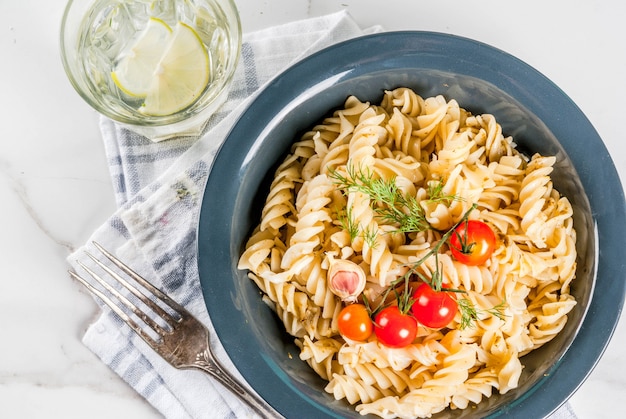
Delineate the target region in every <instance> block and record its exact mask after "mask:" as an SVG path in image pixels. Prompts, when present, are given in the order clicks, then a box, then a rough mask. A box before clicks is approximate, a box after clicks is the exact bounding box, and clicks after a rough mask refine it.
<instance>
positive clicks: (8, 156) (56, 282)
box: [0, 0, 626, 419]
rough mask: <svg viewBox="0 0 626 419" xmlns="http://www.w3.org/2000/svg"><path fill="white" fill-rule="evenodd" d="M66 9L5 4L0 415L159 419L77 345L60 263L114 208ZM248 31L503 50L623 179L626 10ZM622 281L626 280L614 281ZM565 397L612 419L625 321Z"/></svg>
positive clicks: (283, 15) (280, 16) (470, 11)
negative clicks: (382, 34)
mask: <svg viewBox="0 0 626 419" xmlns="http://www.w3.org/2000/svg"><path fill="white" fill-rule="evenodd" d="M64 4H65V0H48V1H40V0H20V1H4V0H3V1H1V2H0V16H1V17H2V18H1V21H2V24H1V25H0V55H1V57H2V59H1V60H0V62H1V64H0V121H1V126H2V134H0V194H1V196H3V198H2V203H1V204H0V211H1V213H2V216H1V217H0V226H1V227H0V255H2V256H1V260H2V265H1V266H2V275H1V279H0V284H1V286H0V417H2V418H43V417H45V418H64V419H71V418H84V417H89V418H92V419H98V418H110V417H115V416H118V417H133V418H136V419H141V418H154V417H158V416H159V415H158V413H156V412H155V411H154V410H153V409H152V408H151V407H150V406H148V405H147V404H146V403H145V402H144V401H143V400H142V399H141V398H139V397H138V396H136V395H135V393H134V392H133V391H132V389H130V388H129V387H128V386H127V385H126V384H125V383H123V382H122V381H121V380H120V379H119V378H118V377H117V376H116V375H114V374H113V373H111V372H110V371H109V370H108V369H107V367H105V366H104V365H103V364H102V363H101V362H100V361H99V360H98V359H97V358H96V357H95V356H94V355H92V354H91V352H89V351H88V350H87V349H86V348H85V347H84V346H83V345H82V344H81V341H80V339H81V336H82V333H83V331H84V330H85V328H86V326H87V325H88V324H89V322H90V321H91V319H92V318H93V317H94V316H95V315H96V306H95V304H94V302H93V301H92V300H91V298H90V297H89V296H87V295H86V293H85V292H83V290H82V289H81V288H80V286H79V285H78V284H77V283H76V282H74V281H71V280H70V279H69V277H68V275H67V273H66V264H65V257H66V256H67V254H68V253H69V252H70V251H71V250H72V249H74V248H76V247H77V246H79V245H80V244H82V243H83V242H84V241H85V240H86V239H87V238H88V237H89V235H90V234H91V232H92V231H93V230H94V229H95V228H96V227H98V226H99V225H100V224H101V223H102V222H104V221H105V220H106V218H107V217H108V215H109V214H110V213H112V212H113V211H114V209H115V203H114V200H113V195H112V189H111V185H110V181H109V175H108V171H107V166H106V161H105V158H104V153H103V148H102V143H101V139H100V132H99V129H98V118H97V115H96V114H95V112H94V111H92V110H91V109H90V108H89V107H88V106H87V105H86V104H85V103H84V102H83V101H82V100H81V99H80V98H79V96H78V95H77V94H76V93H75V92H74V91H73V90H72V88H71V86H70V84H69V83H68V81H67V80H66V78H65V74H64V72H63V68H62V65H61V62H60V59H59V46H58V32H59V26H60V21H61V15H62V12H63V8H64ZM237 4H238V6H239V8H240V12H241V17H242V23H243V27H244V30H245V31H253V30H255V29H260V28H264V27H267V26H271V25H274V24H278V23H284V22H288V21H291V20H294V19H301V18H306V17H308V16H317V15H322V14H326V13H330V12H334V11H337V10H340V9H344V8H345V9H348V10H349V11H350V12H351V13H352V15H353V16H354V18H355V19H356V20H357V22H358V23H359V24H361V25H362V26H363V27H366V26H370V25H374V24H382V25H383V26H384V27H385V28H386V29H389V30H395V29H420V30H433V31H439V32H448V33H452V34H457V35H462V36H467V37H471V38H474V39H477V40H480V41H483V42H486V43H489V44H491V45H494V46H496V47H498V48H501V49H503V50H505V51H508V52H509V53H512V54H513V55H516V56H517V57H519V58H521V59H522V60H524V61H526V62H527V63H529V64H531V65H532V66H534V67H535V68H537V69H538V70H539V71H541V72H543V73H544V74H545V75H546V76H548V77H549V78H550V79H552V80H553V81H554V82H556V84H558V85H559V86H560V87H561V88H562V89H563V90H564V91H565V92H566V93H567V94H568V95H570V97H571V98H572V99H573V100H574V101H575V102H576V103H577V104H578V105H579V106H580V107H581V109H582V110H583V111H584V112H585V113H586V115H587V116H588V117H589V119H590V120H591V121H592V123H593V124H594V125H595V127H596V129H597V130H598V132H599V133H600V135H601V136H602V137H603V139H604V141H605V142H606V145H607V147H608V149H609V151H610V152H611V154H612V156H613V158H614V161H615V164H616V166H617V168H618V170H619V172H620V175H621V177H622V179H626V143H625V138H624V129H623V123H624V122H623V120H624V113H625V111H626V107H625V106H624V98H626V83H625V82H624V76H625V75H626V50H625V49H624V44H623V40H624V39H626V25H624V18H626V3H625V2H621V1H618V0H613V1H609V0H607V1H603V2H602V1H590V0H589V1H580V0H558V1H556V0H553V1H544V0H539V1H537V0H526V1H523V2H509V1H501V0H492V1H480V0H479V1H475V2H461V1H455V0H443V1H415V0H402V1H401V0H387V1H384V2H383V1H380V0H342V1H330V0H318V1H306V0H263V1H260V0H238V1H237ZM615 279H616V281H623V280H624V278H615ZM624 317H626V316H625V315H622V321H621V322H620V324H619V326H618V328H617V330H616V333H615V335H614V337H613V340H612V342H611V344H610V345H609V347H608V349H607V351H606V353H605V355H604V357H603V358H602V360H601V361H600V363H599V364H598V366H597V367H596V369H595V370H594V372H593V373H592V374H591V376H590V377H589V379H588V380H587V381H586V382H585V383H584V384H583V385H582V387H581V388H580V389H579V390H578V392H577V393H576V394H575V395H574V396H573V397H572V399H571V403H572V405H573V407H574V409H575V410H576V412H577V413H578V415H579V417H580V418H594V419H595V418H614V417H616V415H618V412H622V411H623V408H622V402H623V400H622V399H623V397H624V395H626V374H624V373H625V372H626V352H625V351H624V350H623V348H624V347H625V346H626V320H625V319H624Z"/></svg>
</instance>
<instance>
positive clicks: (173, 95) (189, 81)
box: [139, 22, 210, 116]
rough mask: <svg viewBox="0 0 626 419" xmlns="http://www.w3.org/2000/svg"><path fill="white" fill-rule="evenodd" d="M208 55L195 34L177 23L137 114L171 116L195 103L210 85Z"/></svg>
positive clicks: (187, 27) (192, 30)
mask: <svg viewBox="0 0 626 419" xmlns="http://www.w3.org/2000/svg"><path fill="white" fill-rule="evenodd" d="M209 75H210V74H209V55H208V53H207V51H206V49H205V48H204V44H203V43H202V40H201V39H200V37H199V36H198V34H197V33H196V31H195V30H194V29H193V28H192V27H191V26H189V25H187V24H185V23H182V22H178V23H177V24H176V26H175V27H174V30H173V33H172V36H171V38H170V40H169V42H168V44H167V45H166V47H165V51H164V52H163V55H162V56H161V59H160V60H159V62H158V64H157V65H156V68H155V69H154V72H153V73H152V77H151V79H150V85H149V87H148V89H147V93H146V98H145V100H144V104H143V105H142V106H141V108H139V112H141V113H144V114H146V115H154V116H164V115H171V114H173V113H175V112H178V111H180V110H182V109H185V108H186V107H188V106H190V105H191V104H192V103H193V102H195V101H196V100H197V99H198V97H199V96H200V94H201V93H202V92H203V91H204V89H205V88H206V86H207V84H208V83H209Z"/></svg>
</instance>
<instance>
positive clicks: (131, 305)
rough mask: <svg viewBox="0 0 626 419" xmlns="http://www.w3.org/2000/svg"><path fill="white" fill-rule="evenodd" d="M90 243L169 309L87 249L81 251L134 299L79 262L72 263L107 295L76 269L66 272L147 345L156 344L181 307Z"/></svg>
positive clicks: (94, 243)
mask: <svg viewBox="0 0 626 419" xmlns="http://www.w3.org/2000/svg"><path fill="white" fill-rule="evenodd" d="M93 245H94V246H95V247H96V248H97V249H98V250H99V251H100V252H101V253H102V254H103V255H104V256H106V258H107V259H108V260H110V261H111V262H112V263H113V264H114V265H115V266H117V267H118V268H119V269H120V270H121V271H122V272H123V273H125V274H126V275H128V277H129V278H131V279H132V280H133V281H134V282H136V283H137V284H139V285H140V286H141V287H142V288H143V289H144V290H145V291H147V293H148V294H151V295H153V296H154V298H155V299H156V300H157V301H161V302H162V303H163V304H164V305H165V307H167V306H169V310H166V309H164V308H163V307H162V306H161V305H159V304H157V303H156V302H155V301H153V300H152V299H150V298H149V297H148V296H147V295H146V293H144V292H142V291H140V290H139V288H138V287H137V286H135V285H133V284H132V283H131V282H129V281H128V280H126V279H125V278H124V277H123V276H121V275H120V274H118V273H117V272H115V271H113V270H112V269H111V268H110V267H108V266H107V265H105V264H104V263H103V262H101V261H100V260H99V259H98V258H96V257H95V256H94V255H92V254H91V253H89V252H85V253H86V254H87V256H89V258H90V259H91V260H93V261H94V262H95V263H96V264H97V265H98V266H99V267H100V268H101V269H102V270H103V271H104V272H105V273H106V274H108V275H109V276H110V277H111V278H112V279H113V280H114V281H115V282H117V283H118V284H119V285H121V287H122V289H125V290H127V291H129V292H130V294H132V296H134V298H133V297H132V296H131V295H128V293H127V295H124V294H123V293H122V292H121V291H120V290H118V289H117V288H115V287H114V286H113V285H111V284H110V283H109V282H108V281H106V280H105V279H103V277H102V276H101V275H99V274H98V273H96V272H95V271H94V270H93V269H91V268H89V267H88V266H86V265H85V264H84V263H82V262H80V261H76V263H78V265H80V266H81V268H82V269H84V270H85V271H86V272H87V273H89V275H90V276H91V277H92V278H93V279H95V280H96V281H97V282H98V283H99V284H100V285H101V286H102V287H103V288H104V290H106V291H107V292H108V295H107V293H105V292H104V291H103V290H101V289H99V288H96V287H94V286H93V285H92V284H91V283H90V282H89V281H87V280H85V279H84V278H82V277H81V276H79V275H78V274H77V273H76V272H73V271H69V273H70V275H71V276H72V277H73V278H75V279H76V280H78V281H79V282H80V283H82V284H83V285H84V286H85V287H86V288H87V289H88V290H89V291H91V292H92V293H93V294H94V295H96V296H97V297H98V298H99V299H100V300H102V301H103V302H104V303H105V304H106V305H108V306H109V307H110V308H111V310H113V311H114V312H115V313H116V314H117V315H118V316H120V318H121V319H122V320H123V321H124V322H125V323H126V324H128V326H129V327H130V328H131V329H133V330H134V331H135V332H136V333H137V334H139V336H141V337H142V338H143V339H144V340H146V342H148V344H150V345H151V346H154V345H156V344H157V343H158V341H159V340H160V339H159V338H160V337H161V336H163V335H164V334H166V333H169V332H170V331H171V330H172V328H173V327H174V324H175V323H176V322H178V321H179V320H180V313H183V312H184V309H183V307H181V306H180V305H179V304H178V303H176V302H175V301H173V300H172V299H170V298H169V297H168V296H167V295H166V294H164V293H163V292H161V290H159V289H158V288H156V287H155V286H153V285H152V284H150V283H149V282H148V281H146V280H145V279H144V278H143V277H141V276H140V275H139V274H138V273H136V272H135V271H133V270H132V269H131V268H130V267H128V266H127V265H126V264H124V263H123V262H122V261H120V260H119V259H117V258H116V257H115V256H113V255H112V254H111V253H109V252H108V251H107V250H106V249H104V248H103V247H102V246H101V245H100V244H98V243H96V242H93ZM111 296H112V297H114V298H115V299H117V300H118V301H119V303H121V304H118V303H116V302H114V301H113V299H112V298H111ZM131 300H133V301H134V302H133V301H131ZM139 302H141V303H142V304H143V305H144V307H147V308H149V310H150V311H152V312H153V313H154V314H155V315H156V317H157V318H158V319H160V320H162V322H158V321H155V320H154V319H153V317H152V316H150V315H149V314H148V313H147V311H148V310H143V309H141V308H139V307H138V305H139ZM122 306H123V307H125V308H126V310H125V309H123V308H122ZM129 313H133V314H134V315H135V316H137V317H138V318H139V319H141V321H142V322H143V323H145V325H147V326H148V327H149V328H150V329H152V331H153V332H154V333H150V331H149V330H146V329H145V328H144V327H141V326H140V325H139V323H137V322H136V321H135V319H133V317H132V316H131V315H130V314H129ZM155 333H156V335H155Z"/></svg>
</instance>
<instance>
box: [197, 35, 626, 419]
mask: <svg viewBox="0 0 626 419" xmlns="http://www.w3.org/2000/svg"><path fill="white" fill-rule="evenodd" d="M401 86H403V87H410V88H412V89H414V90H415V91H416V92H417V93H418V94H420V95H421V96H423V97H429V96H433V95H437V94H442V95H444V96H446V97H447V98H448V99H451V98H454V99H456V100H457V101H458V102H459V104H460V106H461V107H464V108H466V109H468V110H469V111H471V112H473V113H483V112H485V113H491V114H493V115H494V116H495V117H496V119H497V120H498V122H499V123H500V124H501V125H502V128H503V130H504V133H505V134H506V135H512V136H513V137H514V140H515V141H516V143H517V144H518V145H519V148H520V149H521V151H523V152H524V151H525V152H526V153H527V154H532V153H535V152H538V153H541V154H543V155H556V156H557V157H558V163H557V166H556V167H555V170H554V172H553V175H552V176H553V180H554V183H555V187H556V188H557V189H558V190H559V191H560V192H561V193H562V194H564V195H565V196H567V197H568V198H569V199H570V201H571V203H572V205H573V207H574V211H575V220H574V221H575V228H576V230H577V234H578V243H577V248H578V253H579V257H578V262H577V263H578V265H577V278H576V280H575V282H574V283H573V284H572V290H571V291H572V294H573V295H574V296H575V297H576V298H577V300H578V304H577V305H576V307H575V309H574V310H573V311H572V312H571V314H570V316H569V321H568V323H567V326H566V327H565V329H564V330H563V331H562V332H561V333H560V334H559V335H558V336H557V338H555V339H554V340H553V341H551V342H550V343H548V344H546V345H545V346H543V347H541V348H540V349H538V350H536V351H534V352H532V353H531V354H529V355H527V356H525V357H524V358H523V360H522V362H523V363H524V365H525V368H524V371H523V375H522V377H521V379H520V386H519V387H518V388H517V389H515V390H512V391H510V392H508V393H506V394H504V395H499V394H496V395H494V396H492V397H490V398H488V399H486V400H484V401H483V402H482V403H480V404H479V405H478V406H477V407H475V408H468V409H466V410H456V411H451V410H446V411H444V412H442V413H440V414H438V415H436V417H438V418H446V417H455V418H458V417H470V416H471V417H473V418H475V417H498V416H507V417H508V416H510V417H519V418H541V417H545V416H547V415H549V414H550V413H551V412H553V411H554V410H556V409H557V408H558V407H559V406H560V405H561V404H563V403H564V402H565V401H566V400H567V399H568V398H569V397H570V396H571V395H572V394H573V393H574V392H575V391H576V389H577V388H578V386H580V385H581V383H582V382H583V381H584V380H585V378H586V377H587V376H588V374H589V373H590V372H591V370H592V369H593V367H594V366H595V364H596V363H597V362H598V360H599V358H600V356H601V355H602V353H603V351H604V349H605V348H606V346H607V344H608V342H609V339H610V337H611V335H612V333H613V330H614V328H615V326H616V323H617V321H618V319H619V315H620V312H621V309H622V306H623V302H624V295H625V293H626V281H624V276H625V272H626V265H625V264H626V252H625V250H624V249H625V247H624V246H623V239H624V237H626V208H625V201H624V194H623V188H622V186H621V184H620V181H619V177H618V174H617V172H616V170H615V167H614V165H613V163H612V160H611V158H610V156H609V154H608V151H607V149H606V148H605V146H604V144H603V142H602V140H601V139H600V137H599V136H598V134H597V132H596V131H595V129H594V128H593V126H592V125H591V123H590V122H589V121H588V119H587V118H586V117H585V115H583V113H582V112H581V110H580V109H579V108H578V107H577V106H576V105H575V104H574V103H573V102H572V101H571V99H569V98H568V97H567V95H566V94H565V93H563V92H562V91H561V90H560V89H559V88H558V87H557V86H555V85H554V84H553V83H552V82H551V81H550V80H548V79H547V78H546V77H544V76H543V75H542V74H540V73H539V72H537V71H536V70H534V69H533V68H531V67H530V66H528V65H527V64H525V63H523V62H521V61H520V60H518V59H516V58H515V57H513V56H511V55H509V54H507V53H504V52H502V51H500V50H497V49H495V48H493V47H490V46H488V45H485V44H482V43H480V42H476V41H473V40H469V39H464V38H459V37H456V36H451V35H445V34H438V33H429V32H392V33H382V34H376V35H371V36H365V37H361V38H357V39H354V40H350V41H347V42H344V43H341V44H338V45H335V46H332V47H330V48H327V49H325V50H323V51H321V52H319V53H317V54H315V55H313V56H311V57H309V58H306V59H305V60H303V61H302V62H300V63H298V64H296V65H294V66H293V67H291V68H289V69H288V70H287V71H285V72H284V73H283V74H281V75H279V76H278V77H277V78H276V79H274V80H273V81H272V82H271V83H270V84H269V85H268V86H267V87H266V88H265V90H264V91H263V92H261V94H260V95H259V96H258V97H257V98H256V99H255V100H254V102H253V103H252V104H251V105H250V107H249V108H248V109H247V110H246V111H245V113H244V114H243V115H242V116H241V118H240V119H239V121H238V122H237V123H236V124H235V126H234V127H233V129H232V131H231V132H230V135H229V136H228V138H227V140H226V142H225V143H224V144H223V146H222V147H221V149H220V151H219V154H218V155H217V157H216V159H215V163H214V165H213V168H212V170H211V173H210V175H209V178H208V182H207V185H206V191H205V194H204V201H203V204H202V209H201V214H200V220H199V227H198V265H199V273H200V280H201V283H202V289H203V292H204V298H205V301H206V305H207V308H208V311H209V314H210V316H211V319H212V321H213V323H214V325H215V328H216V330H217V334H218V336H219V339H220V340H221V342H222V344H223V345H224V347H225V349H226V351H227V353H228V355H229V356H230V358H231V359H232V361H233V362H234V363H235V365H236V366H237V368H238V369H239V371H240V372H241V374H242V375H243V376H244V377H245V379H246V380H247V381H248V382H249V383H250V385H251V386H252V387H253V388H254V389H255V390H256V391H257V392H258V393H259V394H260V395H261V396H262V397H263V398H264V399H266V400H267V401H268V402H269V403H270V404H272V405H273V406H274V407H275V408H276V409H277V410H278V411H280V412H281V413H282V414H283V415H285V416H286V417H289V418H292V417H293V418H296V417H297V418H308V417H310V418H320V417H324V416H329V417H346V416H352V417H360V416H359V415H358V414H357V413H356V412H355V411H354V409H353V408H352V407H350V406H348V405H347V403H345V402H343V401H335V400H334V398H333V397H332V396H331V395H329V394H327V393H326V392H324V390H323V388H324V386H325V382H323V381H322V380H321V379H320V378H319V377H317V375H316V374H315V373H314V372H313V371H312V370H311V369H310V368H309V367H308V366H307V365H306V364H305V363H304V362H302V361H300V360H299V359H298V354H299V350H298V348H297V347H295V345H294V344H293V339H292V338H291V337H290V336H288V335H287V334H286V333H285V332H284V329H283V327H282V325H281V324H280V323H279V321H278V320H277V318H276V316H275V315H274V314H273V312H272V311H271V310H270V309H269V308H268V307H267V306H266V305H265V304H264V303H263V302H262V301H261V298H260V295H259V291H258V289H257V288H256V286H255V285H254V284H253V283H252V281H251V280H249V279H248V278H247V276H246V272H242V271H239V270H237V261H238V259H239V256H240V254H241V252H242V249H243V247H244V244H245V241H246V240H247V238H248V236H249V234H250V232H251V229H252V228H254V226H255V225H256V224H257V223H258V222H259V219H260V213H261V208H262V205H263V203H264V200H265V196H266V194H267V190H268V186H269V182H270V181H271V178H272V176H273V173H274V170H275V168H276V165H277V164H278V163H279V161H281V160H282V158H283V157H284V155H285V154H286V153H287V151H288V149H289V146H290V145H291V144H292V143H293V142H294V141H295V140H297V139H298V138H299V136H300V135H301V133H302V132H303V131H305V130H306V129H308V128H310V127H311V126H312V125H313V124H314V123H316V122H318V121H319V120H320V119H321V118H322V117H324V116H325V115H327V114H328V113H329V111H331V110H332V109H334V108H337V107H340V106H341V105H343V103H344V101H345V99H346V98H347V96H348V95H351V94H353V95H356V96H357V97H359V98H360V99H361V100H370V101H373V102H379V101H380V100H381V98H382V93H383V90H385V89H393V88H395V87H401Z"/></svg>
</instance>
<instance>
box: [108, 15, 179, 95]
mask: <svg viewBox="0 0 626 419" xmlns="http://www.w3.org/2000/svg"><path fill="white" fill-rule="evenodd" d="M171 36H172V28H170V27H169V25H168V24H167V23H165V22H163V21H162V20H161V19H157V18H155V17H151V18H150V19H149V20H148V23H147V24H146V27H145V28H144V30H143V31H142V32H140V33H139V35H138V36H137V38H136V40H135V42H133V43H131V44H130V45H131V46H130V48H128V49H127V50H126V51H124V52H123V53H122V54H121V55H120V58H119V60H118V62H117V65H116V66H115V70H114V71H113V72H112V73H111V77H112V78H113V82H114V83H115V84H116V85H117V87H118V88H119V89H120V90H121V91H123V92H124V93H126V94H127V95H129V96H133V97H141V98H142V97H145V96H146V95H147V94H148V89H149V87H150V83H151V80H152V74H153V73H154V71H155V68H156V67H157V65H158V63H159V61H160V60H161V57H162V56H163V53H164V51H165V48H166V45H167V44H168V42H169V40H170V38H171Z"/></svg>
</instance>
